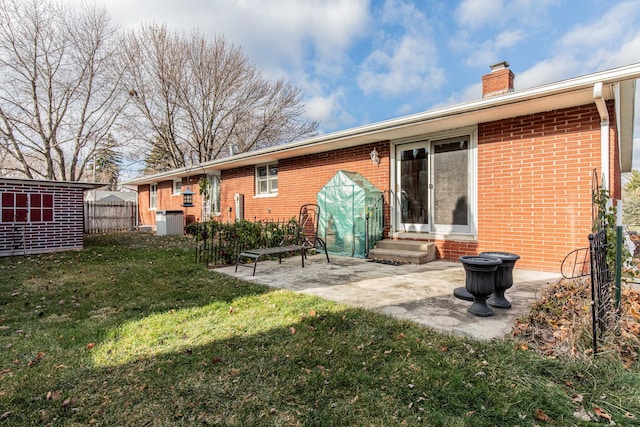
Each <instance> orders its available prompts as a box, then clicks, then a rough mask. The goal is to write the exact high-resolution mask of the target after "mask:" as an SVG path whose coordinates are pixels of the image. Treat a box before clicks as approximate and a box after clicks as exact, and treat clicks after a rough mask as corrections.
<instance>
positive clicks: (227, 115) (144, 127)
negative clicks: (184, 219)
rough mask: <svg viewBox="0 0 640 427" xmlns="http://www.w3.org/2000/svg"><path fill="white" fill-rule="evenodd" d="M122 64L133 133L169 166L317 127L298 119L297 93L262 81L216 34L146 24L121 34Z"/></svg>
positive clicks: (300, 110) (290, 137)
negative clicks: (183, 34)
mask: <svg viewBox="0 0 640 427" xmlns="http://www.w3.org/2000/svg"><path fill="white" fill-rule="evenodd" d="M123 63H124V64H125V68H126V71H125V74H126V77H125V82H126V85H127V87H128V89H129V94H130V96H131V100H132V102H131V104H130V105H131V107H132V108H133V109H135V113H137V114H135V113H134V112H133V111H132V112H131V114H128V115H127V117H128V118H130V119H131V125H132V129H135V130H136V132H137V136H138V137H139V138H141V139H142V140H143V141H145V142H146V143H147V145H148V146H151V147H154V158H156V157H157V155H161V156H162V155H164V156H166V157H167V158H169V159H170V162H169V165H170V166H169V167H180V166H185V165H186V164H191V163H199V162H204V161H208V160H213V159H216V158H219V157H224V156H226V155H228V153H229V152H230V151H231V150H235V151H236V152H244V151H249V150H252V149H256V148H263V147H268V146H273V145H276V144H281V143H285V142H290V141H292V140H295V139H298V138H301V137H304V136H309V135H311V134H312V133H313V132H315V130H316V129H317V126H318V123H317V122H310V121H304V120H301V119H300V117H301V115H302V114H303V112H304V110H303V106H302V95H301V92H300V90H299V89H298V88H296V87H294V86H292V85H291V84H290V83H288V82H286V81H284V80H279V81H276V82H271V81H269V80H268V79H266V78H264V77H263V76H262V75H261V74H260V73H259V72H258V70H257V69H256V67H255V66H254V65H253V64H251V63H249V61H248V59H247V57H246V56H245V55H244V54H243V52H242V50H241V49H240V48H238V47H235V46H233V45H230V44H229V43H227V42H226V40H225V39H224V37H221V36H220V37H216V38H215V39H214V40H209V39H207V38H205V37H203V36H202V35H200V34H199V33H193V34H192V35H191V37H190V38H185V37H180V36H179V35H176V34H172V33H170V32H169V31H168V30H167V29H166V27H164V26H157V25H151V26H145V27H143V28H142V29H141V30H140V31H137V32H130V33H129V34H128V35H127V36H126V42H125V48H124V49H123ZM147 152H149V150H148V149H147ZM148 166H150V165H148Z"/></svg>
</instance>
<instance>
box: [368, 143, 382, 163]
mask: <svg viewBox="0 0 640 427" xmlns="http://www.w3.org/2000/svg"><path fill="white" fill-rule="evenodd" d="M369 155H370V156H371V163H373V164H374V165H376V166H378V165H379V164H380V156H379V155H378V151H377V150H376V149H375V147H374V148H373V151H372V152H371V153H369Z"/></svg>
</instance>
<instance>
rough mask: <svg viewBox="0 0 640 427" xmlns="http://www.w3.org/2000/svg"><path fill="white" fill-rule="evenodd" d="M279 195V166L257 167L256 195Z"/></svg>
mask: <svg viewBox="0 0 640 427" xmlns="http://www.w3.org/2000/svg"><path fill="white" fill-rule="evenodd" d="M276 194H278V165H277V164H273V165H263V166H258V167H256V195H258V196H265V195H276Z"/></svg>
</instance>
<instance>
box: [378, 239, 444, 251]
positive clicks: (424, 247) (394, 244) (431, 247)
mask: <svg viewBox="0 0 640 427" xmlns="http://www.w3.org/2000/svg"><path fill="white" fill-rule="evenodd" d="M376 248H378V249H390V250H392V249H397V250H401V251H417V252H429V251H435V243H433V242H421V241H417V240H393V239H384V240H379V241H377V242H376Z"/></svg>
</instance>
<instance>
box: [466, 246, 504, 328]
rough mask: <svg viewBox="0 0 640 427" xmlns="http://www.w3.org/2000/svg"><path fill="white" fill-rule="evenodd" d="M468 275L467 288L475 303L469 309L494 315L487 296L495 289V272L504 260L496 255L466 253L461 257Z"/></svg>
mask: <svg viewBox="0 0 640 427" xmlns="http://www.w3.org/2000/svg"><path fill="white" fill-rule="evenodd" d="M460 262H461V263H462V265H463V266H464V271H465V275H466V280H465V289H466V290H467V291H468V292H469V294H471V295H472V296H473V304H471V306H470V307H469V308H467V311H468V312H469V313H471V314H473V315H476V316H481V317H488V316H493V315H494V312H493V310H492V309H491V308H490V307H489V306H488V305H487V298H488V297H489V295H491V294H492V293H493V291H494V289H495V273H496V270H497V269H498V266H499V265H500V264H502V260H501V259H500V258H496V257H490V256H479V255H466V256H461V257H460Z"/></svg>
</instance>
